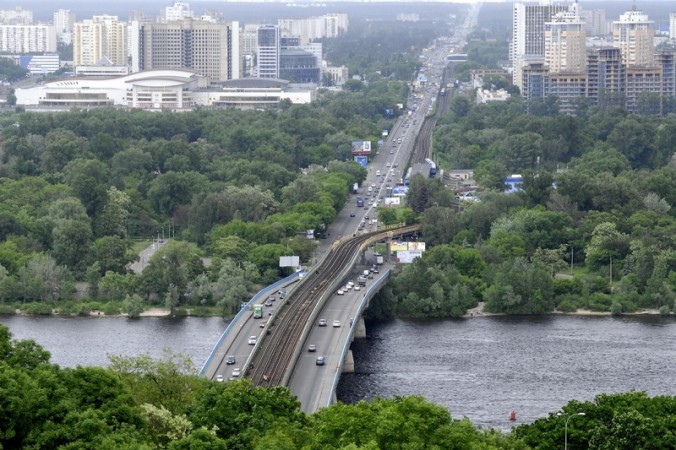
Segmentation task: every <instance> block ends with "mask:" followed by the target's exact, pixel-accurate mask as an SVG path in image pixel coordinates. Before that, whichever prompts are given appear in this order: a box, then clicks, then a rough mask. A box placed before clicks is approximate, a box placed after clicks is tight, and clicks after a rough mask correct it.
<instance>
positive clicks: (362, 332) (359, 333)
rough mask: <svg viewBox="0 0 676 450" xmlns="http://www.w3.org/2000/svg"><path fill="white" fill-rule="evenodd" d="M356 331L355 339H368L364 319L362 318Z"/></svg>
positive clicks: (358, 321)
mask: <svg viewBox="0 0 676 450" xmlns="http://www.w3.org/2000/svg"><path fill="white" fill-rule="evenodd" d="M355 327H356V328H355V329H354V335H353V336H354V338H355V339H356V338H365V337H366V323H364V318H363V317H360V318H359V320H357V323H356V324H355Z"/></svg>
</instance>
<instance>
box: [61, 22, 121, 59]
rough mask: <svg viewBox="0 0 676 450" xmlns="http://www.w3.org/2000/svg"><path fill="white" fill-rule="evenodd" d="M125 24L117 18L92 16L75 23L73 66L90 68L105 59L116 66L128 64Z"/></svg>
mask: <svg viewBox="0 0 676 450" xmlns="http://www.w3.org/2000/svg"><path fill="white" fill-rule="evenodd" d="M127 37H128V35H127V24H126V23H125V22H120V21H118V19H117V16H108V15H102V16H94V17H93V18H92V19H87V20H84V21H82V22H76V23H75V26H74V28H73V64H75V65H76V66H91V65H95V64H97V63H98V62H99V61H100V60H101V59H103V58H107V59H108V60H110V62H111V63H113V64H116V65H127V64H128V57H127V54H128V44H127Z"/></svg>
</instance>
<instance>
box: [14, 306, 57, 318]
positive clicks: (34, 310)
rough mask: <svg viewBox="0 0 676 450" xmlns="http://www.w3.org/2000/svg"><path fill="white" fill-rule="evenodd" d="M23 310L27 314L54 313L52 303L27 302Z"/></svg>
mask: <svg viewBox="0 0 676 450" xmlns="http://www.w3.org/2000/svg"><path fill="white" fill-rule="evenodd" d="M21 310H22V311H23V312H24V313H26V314H35V315H45V316H47V315H50V314H52V304H51V303H26V304H25V305H23V307H22V308H21Z"/></svg>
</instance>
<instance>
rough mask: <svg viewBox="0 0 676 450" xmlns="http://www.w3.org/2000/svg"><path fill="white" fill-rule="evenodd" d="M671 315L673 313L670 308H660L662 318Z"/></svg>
mask: <svg viewBox="0 0 676 450" xmlns="http://www.w3.org/2000/svg"><path fill="white" fill-rule="evenodd" d="M669 314H671V311H670V310H669V307H668V306H666V305H664V306H662V307H661V308H660V316H663V317H666V316H668V315H669Z"/></svg>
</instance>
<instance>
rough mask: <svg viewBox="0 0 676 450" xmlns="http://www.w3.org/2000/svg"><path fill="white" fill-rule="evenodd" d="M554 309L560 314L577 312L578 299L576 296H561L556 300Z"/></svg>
mask: <svg viewBox="0 0 676 450" xmlns="http://www.w3.org/2000/svg"><path fill="white" fill-rule="evenodd" d="M557 301H558V304H557V305H556V309H557V310H559V311H561V312H566V313H572V312H575V311H577V308H578V304H579V301H580V297H578V296H577V295H571V294H569V295H562V296H560V297H558V298H557Z"/></svg>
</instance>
